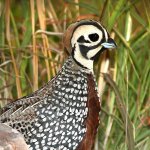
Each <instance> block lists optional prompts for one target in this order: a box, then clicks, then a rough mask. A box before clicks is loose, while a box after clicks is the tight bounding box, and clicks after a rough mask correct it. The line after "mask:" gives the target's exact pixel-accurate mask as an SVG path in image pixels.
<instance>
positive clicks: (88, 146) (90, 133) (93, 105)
mask: <svg viewBox="0 0 150 150" xmlns="http://www.w3.org/2000/svg"><path fill="white" fill-rule="evenodd" d="M87 106H88V109H89V112H88V117H87V118H86V120H85V125H86V128H87V132H86V134H85V136H84V138H83V140H82V141H81V142H80V144H79V146H78V148H77V150H92V149H93V148H94V141H95V137H96V133H97V128H98V125H99V112H100V101H99V97H98V95H97V90H96V89H95V81H94V79H93V75H91V74H89V75H88V101H87Z"/></svg>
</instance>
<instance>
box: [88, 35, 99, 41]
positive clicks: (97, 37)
mask: <svg viewBox="0 0 150 150" xmlns="http://www.w3.org/2000/svg"><path fill="white" fill-rule="evenodd" d="M89 39H90V40H91V41H92V42H96V41H97V40H98V39H99V35H98V34H97V33H93V34H90V35H89Z"/></svg>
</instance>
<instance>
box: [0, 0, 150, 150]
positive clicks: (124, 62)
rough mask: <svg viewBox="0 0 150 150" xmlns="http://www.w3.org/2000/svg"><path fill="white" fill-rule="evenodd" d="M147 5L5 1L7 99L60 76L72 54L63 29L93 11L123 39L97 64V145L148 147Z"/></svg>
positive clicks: (1, 4)
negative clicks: (66, 45)
mask: <svg viewBox="0 0 150 150" xmlns="http://www.w3.org/2000/svg"><path fill="white" fill-rule="evenodd" d="M149 10H150V2H149V0H141V1H138V0H132V1H126V0H118V1H115V0H113V1H110V0H99V1H96V0H93V1H89V0H87V1H83V0H80V1H79V0H64V1H62V0H58V1H57V2H56V1H54V0H51V1H50V0H45V1H42V0H29V1H23V0H20V1H17V0H11V1H10V0H5V1H0V104H1V106H4V105H5V104H6V103H8V102H11V101H12V100H13V99H16V98H19V97H22V96H24V95H27V94H29V93H31V92H32V91H35V90H36V89H38V88H39V87H41V86H42V85H43V84H44V83H46V82H47V81H48V80H50V79H51V78H52V77H53V76H55V75H56V73H57V72H58V70H59V69H60V68H61V66H62V64H63V62H64V60H65V59H66V58H67V54H66V53H65V51H64V47H63V44H62V37H61V33H63V32H64V30H65V29H66V27H67V26H68V25H69V24H70V23H72V22H74V21H76V20H80V19H83V18H93V19H96V20H99V21H101V22H102V24H103V25H104V26H106V27H107V29H108V31H109V32H110V33H111V37H113V38H114V39H115V41H116V43H117V45H118V48H117V50H116V51H109V52H105V53H104V54H103V55H102V56H101V57H100V59H99V60H98V61H97V63H96V65H95V74H96V77H97V82H98V88H99V93H100V95H101V102H102V111H101V114H100V118H101V123H100V126H99V132H98V135H97V140H96V143H95V150H99V149H101V150H127V149H129V150H134V149H135V150H148V149H149V147H150V52H149V48H150V11H149ZM39 30H46V31H51V32H52V33H50V35H47V34H44V33H42V32H38V31H39ZM53 34H56V35H53ZM108 74H109V75H108Z"/></svg>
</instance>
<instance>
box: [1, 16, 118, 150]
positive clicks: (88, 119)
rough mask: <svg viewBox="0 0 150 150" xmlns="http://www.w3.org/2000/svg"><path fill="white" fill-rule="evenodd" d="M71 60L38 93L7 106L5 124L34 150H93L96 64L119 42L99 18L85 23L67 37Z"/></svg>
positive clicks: (75, 26)
mask: <svg viewBox="0 0 150 150" xmlns="http://www.w3.org/2000/svg"><path fill="white" fill-rule="evenodd" d="M63 41H64V47H65V48H66V49H67V50H68V52H69V53H70V56H69V57H68V59H67V60H66V61H65V63H64V64H63V66H62V68H61V70H60V71H59V72H58V73H57V75H56V76H55V77H54V78H53V79H52V80H51V81H49V82H48V83H47V84H46V85H44V86H43V87H42V88H40V89H39V90H37V91H35V92H34V93H32V94H31V95H29V96H26V97H23V98H21V99H18V100H16V101H15V102H12V103H10V104H8V105H6V106H5V107H4V108H3V109H2V110H1V115H0V122H1V123H5V124H7V125H9V126H11V127H12V128H14V129H17V130H18V131H19V132H20V133H22V134H23V136H24V138H25V140H26V142H27V144H28V145H29V150H92V149H93V146H94V140H95V136H96V133H97V128H98V125H99V112H100V99H99V96H98V92H97V86H96V80H95V77H94V73H93V62H94V60H95V58H96V57H97V56H99V55H100V54H101V52H103V51H104V50H105V49H109V48H111V49H113V48H115V47H116V44H115V42H114V40H113V39H111V38H110V36H109V34H108V32H107V30H106V29H105V28H104V27H103V26H102V25H101V24H100V23H99V22H97V21H95V20H86V19H85V20H80V21H77V22H75V23H73V24H71V25H70V26H69V27H68V29H67V30H66V32H65V33H64V38H63Z"/></svg>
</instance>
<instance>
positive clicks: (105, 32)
mask: <svg viewBox="0 0 150 150" xmlns="http://www.w3.org/2000/svg"><path fill="white" fill-rule="evenodd" d="M103 29H104V28H103ZM104 34H105V38H106V41H107V40H108V33H107V31H106V29H104Z"/></svg>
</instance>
